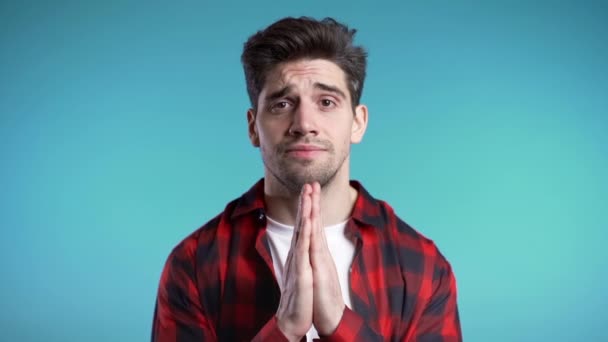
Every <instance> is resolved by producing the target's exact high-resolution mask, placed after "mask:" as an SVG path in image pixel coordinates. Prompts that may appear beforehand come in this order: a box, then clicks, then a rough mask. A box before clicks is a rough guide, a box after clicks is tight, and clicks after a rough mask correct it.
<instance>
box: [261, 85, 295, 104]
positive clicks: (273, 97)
mask: <svg viewBox="0 0 608 342" xmlns="http://www.w3.org/2000/svg"><path fill="white" fill-rule="evenodd" d="M291 89H292V87H291V86H285V87H283V88H281V89H279V90H277V91H275V92H272V93H270V94H268V95H267V96H266V102H271V101H274V100H277V99H280V98H281V97H285V95H287V94H289V92H290V91H291Z"/></svg>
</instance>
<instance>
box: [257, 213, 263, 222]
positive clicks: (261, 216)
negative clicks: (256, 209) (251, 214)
mask: <svg viewBox="0 0 608 342" xmlns="http://www.w3.org/2000/svg"><path fill="white" fill-rule="evenodd" d="M258 220H260V221H262V220H264V213H262V212H261V213H260V215H259V216H258Z"/></svg>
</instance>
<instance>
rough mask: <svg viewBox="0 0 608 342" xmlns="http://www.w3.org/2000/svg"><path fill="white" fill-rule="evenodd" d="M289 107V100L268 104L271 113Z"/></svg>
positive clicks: (282, 110)
mask: <svg viewBox="0 0 608 342" xmlns="http://www.w3.org/2000/svg"><path fill="white" fill-rule="evenodd" d="M289 108H291V103H289V101H278V102H275V103H273V104H272V105H271V106H270V111H271V112H273V113H280V112H284V111H286V110H288V109H289Z"/></svg>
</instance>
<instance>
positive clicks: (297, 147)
mask: <svg viewBox="0 0 608 342" xmlns="http://www.w3.org/2000/svg"><path fill="white" fill-rule="evenodd" d="M313 151H325V148H323V147H320V146H315V145H294V146H291V147H289V148H287V150H286V152H288V153H289V152H313Z"/></svg>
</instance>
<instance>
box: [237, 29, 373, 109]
mask: <svg viewBox="0 0 608 342" xmlns="http://www.w3.org/2000/svg"><path fill="white" fill-rule="evenodd" d="M356 32H357V31H356V30H355V29H349V28H348V26H346V25H344V24H341V23H339V22H337V21H336V20H334V19H332V18H325V19H323V20H315V19H313V18H309V17H300V18H292V17H288V18H284V19H281V20H279V21H277V22H275V23H274V24H272V25H270V26H268V27H267V28H266V29H264V30H262V31H258V32H257V33H256V34H254V35H252V36H251V37H249V39H248V40H247V42H245V45H244V48H243V54H242V55H241V62H242V63H243V68H244V69H245V80H246V82H247V92H248V93H249V99H250V101H251V105H252V107H253V108H256V107H257V101H258V97H259V95H260V92H261V91H262V88H263V87H264V82H265V81H266V75H267V74H268V72H270V70H271V69H272V68H274V67H275V66H276V65H278V64H280V63H284V62H289V61H294V60H297V59H302V58H311V59H312V58H322V59H327V60H329V61H332V62H334V63H336V64H337V65H338V66H339V67H340V68H341V69H342V71H344V73H345V74H346V84H347V85H348V90H349V92H350V97H351V101H352V105H353V107H354V106H356V105H358V104H359V100H360V99H361V93H362V92H363V82H364V80H365V66H366V59H367V52H366V51H365V49H364V48H363V47H361V46H355V45H353V38H354V36H355V33H356Z"/></svg>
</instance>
